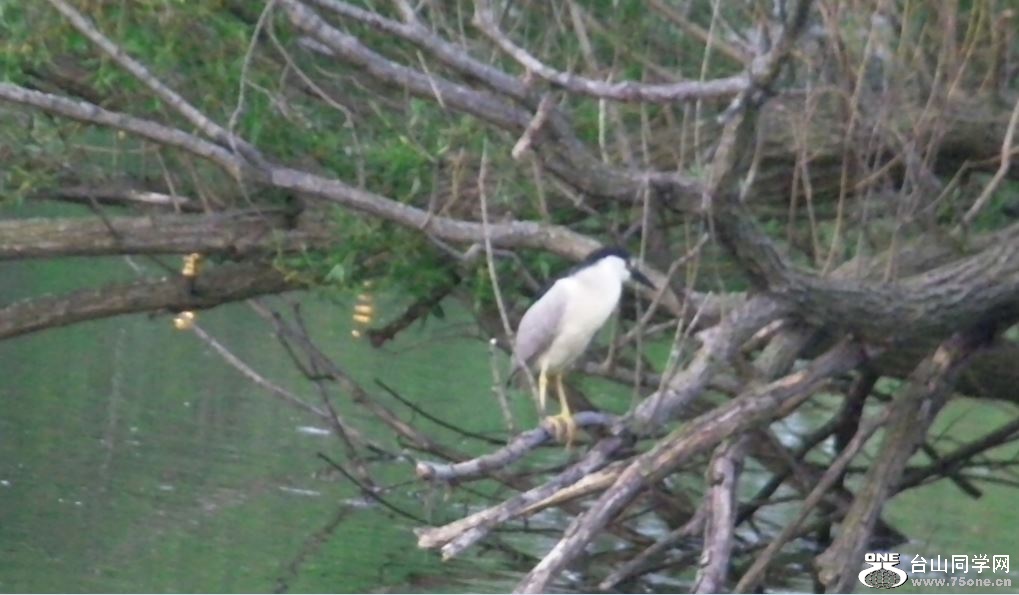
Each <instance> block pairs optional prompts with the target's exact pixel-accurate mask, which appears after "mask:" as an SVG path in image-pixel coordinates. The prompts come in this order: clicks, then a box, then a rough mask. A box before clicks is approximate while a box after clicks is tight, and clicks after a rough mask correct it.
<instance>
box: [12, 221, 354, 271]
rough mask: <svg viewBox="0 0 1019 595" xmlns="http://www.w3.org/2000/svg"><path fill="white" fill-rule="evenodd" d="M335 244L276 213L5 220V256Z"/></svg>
mask: <svg viewBox="0 0 1019 595" xmlns="http://www.w3.org/2000/svg"><path fill="white" fill-rule="evenodd" d="M334 242H335V239H334V238H331V237H330V233H329V229H328V228H327V227H326V226H320V227H318V228H315V229H312V228H310V227H309V228H307V229H288V217H287V216H286V215H281V214H272V213H268V214H260V213H252V212H245V213H221V214H215V215H159V216H152V217H149V216H145V217H108V218H105V219H99V218H92V217H88V218H84V217H74V218H66V219H59V218H58V219H53V218H38V219H17V220H10V221H0V260H8V259H20V258H52V257H57V256H103V255H110V254H183V253H188V252H200V253H202V254H226V255H228V256H230V257H234V258H236V257H241V256H250V255H254V254H264V253H270V252H275V251H291V250H300V249H303V248H322V247H326V246H328V245H330V244H332V243H334Z"/></svg>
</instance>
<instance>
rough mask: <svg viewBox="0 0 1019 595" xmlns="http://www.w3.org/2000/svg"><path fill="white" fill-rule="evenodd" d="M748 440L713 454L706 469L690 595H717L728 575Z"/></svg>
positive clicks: (729, 444)
mask: <svg viewBox="0 0 1019 595" xmlns="http://www.w3.org/2000/svg"><path fill="white" fill-rule="evenodd" d="M748 439H749V436H748V435H747V434H740V435H738V436H735V437H734V438H731V439H729V440H727V441H725V442H724V443H722V444H721V445H719V447H718V448H717V449H716V450H715V455H714V456H713V457H712V459H711V463H710V464H709V465H708V471H707V480H708V485H709V486H710V487H709V488H708V494H707V495H706V496H705V501H706V502H708V503H709V506H708V510H709V511H710V512H709V514H708V521H707V526H705V527H704V548H703V549H702V550H701V561H700V569H699V570H698V571H697V579H696V580H695V581H694V586H693V589H692V590H691V592H693V593H721V592H723V591H725V581H726V577H727V576H728V574H729V558H730V555H731V554H732V544H733V541H734V536H733V530H734V529H735V528H736V488H737V484H738V482H739V476H740V473H742V471H743V459H744V457H745V456H746V449H747V442H748Z"/></svg>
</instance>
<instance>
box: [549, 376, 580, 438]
mask: <svg viewBox="0 0 1019 595" xmlns="http://www.w3.org/2000/svg"><path fill="white" fill-rule="evenodd" d="M556 392H557V393H559V408H560V409H559V415H557V416H555V417H551V418H549V419H550V420H551V421H552V423H553V424H554V426H555V435H556V436H555V437H556V440H559V441H561V442H562V441H564V439H565V442H566V446H567V447H569V446H571V445H572V444H573V438H574V437H575V436H576V435H577V422H576V421H574V419H573V413H572V412H571V411H570V404H569V403H568V402H567V401H566V389H565V388H564V387H563V375H562V374H556ZM560 428H562V429H561V430H560Z"/></svg>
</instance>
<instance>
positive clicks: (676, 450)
mask: <svg viewBox="0 0 1019 595" xmlns="http://www.w3.org/2000/svg"><path fill="white" fill-rule="evenodd" d="M864 359H865V358H864V354H863V352H862V351H861V350H860V349H859V348H858V347H856V346H854V345H852V344H850V343H842V344H840V345H838V346H836V347H835V348H834V349H832V350H831V351H830V352H828V353H827V354H825V355H823V356H821V357H819V358H817V359H816V360H814V362H813V363H812V364H811V365H810V366H809V367H808V368H807V369H805V370H803V371H801V372H797V373H795V374H791V375H789V376H786V377H785V378H782V379H781V380H778V381H776V382H773V383H771V384H769V385H767V386H765V387H764V388H761V389H759V390H756V391H752V392H750V393H747V394H744V395H742V396H740V397H738V398H736V399H733V400H732V401H730V402H728V403H726V404H725V405H722V406H720V407H717V408H715V409H712V410H711V411H709V412H707V413H705V414H703V415H701V416H699V417H697V418H695V419H693V420H691V421H689V422H687V423H686V424H684V425H683V426H682V427H681V428H680V429H678V430H676V431H675V432H674V433H673V434H672V435H671V436H670V437H669V438H667V439H665V440H662V441H660V442H659V443H658V444H657V445H656V446H655V447H654V448H653V449H651V450H650V451H648V452H646V453H644V454H642V455H640V456H639V457H637V458H636V459H634V461H633V462H632V463H631V464H630V465H629V466H628V467H627V468H626V470H625V471H624V472H623V473H622V474H621V475H620V477H619V479H618V480H616V483H615V484H614V485H613V486H612V487H611V488H610V489H608V490H606V491H605V493H604V494H602V496H601V497H600V498H599V499H598V500H597V501H596V502H595V503H594V504H593V505H592V506H591V508H590V509H589V510H588V512H587V513H585V514H583V515H581V516H579V517H577V518H576V519H574V520H573V522H572V523H570V526H569V527H568V528H567V529H566V532H565V533H564V535H563V538H562V540H560V542H559V543H558V544H556V546H555V547H554V548H553V549H552V550H551V551H550V552H549V553H548V554H547V555H546V556H545V558H543V559H542V561H541V562H540V563H539V564H538V565H537V566H535V567H534V568H533V569H532V570H531V572H530V573H528V575H527V576H526V577H524V579H523V580H522V581H521V582H520V584H518V585H517V588H516V591H517V592H521V593H541V592H546V591H548V587H549V584H550V582H551V581H552V579H553V578H554V577H555V576H557V575H558V574H559V573H560V572H562V570H563V569H564V568H565V567H566V566H567V565H568V564H569V563H570V562H572V561H573V560H574V559H575V558H576V557H577V556H578V555H579V554H580V553H582V552H583V550H584V548H585V547H586V546H587V544H588V543H590V541H591V540H592V539H593V538H594V537H595V536H596V535H597V534H598V533H599V532H600V531H601V530H602V529H603V528H604V527H605V526H606V525H607V524H608V523H609V522H610V521H611V520H612V519H613V518H615V516H616V515H617V514H619V512H621V511H622V510H623V509H624V508H625V507H626V506H627V505H628V504H629V503H630V502H632V501H633V499H634V498H635V497H636V496H637V495H638V494H639V493H640V492H641V491H643V490H644V489H646V488H647V487H648V486H650V485H653V484H654V483H655V482H657V481H660V480H661V478H662V477H664V476H665V475H667V474H668V473H670V472H671V471H673V470H674V469H675V468H676V467H677V466H678V465H679V464H681V463H682V462H683V461H686V460H689V458H690V457H691V456H694V455H696V454H698V453H701V452H704V451H705V450H706V449H708V448H711V447H713V446H715V445H716V444H718V443H719V442H721V441H722V440H724V439H725V438H726V437H728V436H732V435H734V434H737V433H740V432H743V431H745V430H747V429H750V428H752V427H754V426H757V425H760V424H764V423H767V422H768V421H770V420H772V419H776V418H778V417H781V416H785V415H788V414H789V413H790V412H791V411H793V410H794V409H795V408H796V407H797V406H798V405H800V404H802V403H803V401H805V400H806V399H807V398H809V397H810V395H811V394H813V391H814V390H816V389H817V388H818V387H819V386H820V385H821V384H822V383H823V382H825V381H826V380H827V379H828V378H830V377H831V376H833V375H835V374H840V373H844V372H846V371H849V370H851V369H853V368H855V367H856V366H858V365H859V364H860V363H861V362H862V361H864Z"/></svg>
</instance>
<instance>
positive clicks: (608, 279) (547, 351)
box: [510, 248, 654, 444]
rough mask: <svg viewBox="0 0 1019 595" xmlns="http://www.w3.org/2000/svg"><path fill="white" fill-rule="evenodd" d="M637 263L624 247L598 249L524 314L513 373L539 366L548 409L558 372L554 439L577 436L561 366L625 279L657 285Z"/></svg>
mask: <svg viewBox="0 0 1019 595" xmlns="http://www.w3.org/2000/svg"><path fill="white" fill-rule="evenodd" d="M633 264H634V263H633V260H632V259H631V258H630V254H629V253H628V252H627V251H626V250H624V249H623V248H601V249H600V250H595V251H594V252H592V253H591V254H590V255H588V257H587V258H585V259H584V261H583V262H581V263H580V264H579V265H577V266H576V267H575V268H573V269H572V270H570V271H569V272H568V273H566V274H565V275H563V276H562V277H559V278H558V279H556V281H555V282H554V283H553V284H552V285H551V286H549V288H548V289H547V290H546V291H545V293H543V294H542V295H541V296H539V297H538V301H536V302H534V304H532V305H531V307H530V308H528V309H527V312H525V313H524V317H523V318H522V319H521V320H520V327H519V328H518V329H517V337H516V345H515V346H514V349H513V372H512V373H511V375H510V377H511V378H512V375H513V374H515V373H516V372H518V371H519V370H520V369H521V368H523V367H524V366H528V367H532V368H534V367H536V368H537V370H538V406H539V407H540V408H541V411H542V413H544V411H545V393H546V391H547V389H548V377H549V376H550V375H551V376H555V382H556V392H557V393H558V395H559V405H560V413H559V415H557V416H555V417H552V418H550V419H551V421H552V423H553V428H554V432H555V435H556V439H558V440H561V439H562V438H563V433H565V438H566V443H567V444H570V443H572V442H573V435H574V433H575V432H576V424H575V422H574V421H573V415H572V413H571V412H570V406H569V404H568V403H567V402H566V393H565V391H564V390H563V376H562V375H563V372H564V371H565V370H566V368H568V367H569V366H570V365H571V364H572V363H573V362H574V361H576V360H577V358H578V357H580V356H581V354H583V353H584V350H586V349H587V346H588V344H589V343H590V342H591V339H592V338H593V337H594V334H595V333H596V332H598V329H600V328H601V327H602V325H604V324H605V321H606V320H608V319H609V316H611V315H612V311H613V310H615V309H616V305H617V304H618V303H619V296H620V295H621V294H622V292H623V283H625V282H626V281H629V280H630V279H633V280H634V281H638V282H640V283H642V284H643V285H646V286H648V287H650V288H652V289H653V288H654V286H653V285H652V284H651V281H650V280H649V279H648V278H647V277H645V276H644V275H643V274H642V273H641V272H640V271H638V270H636V269H635V268H634V267H633Z"/></svg>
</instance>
